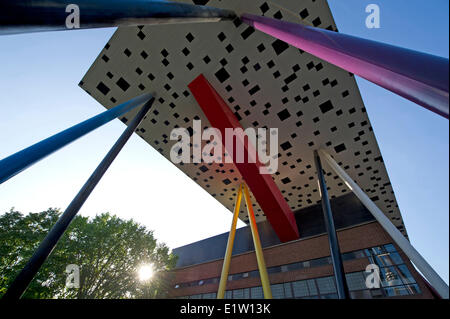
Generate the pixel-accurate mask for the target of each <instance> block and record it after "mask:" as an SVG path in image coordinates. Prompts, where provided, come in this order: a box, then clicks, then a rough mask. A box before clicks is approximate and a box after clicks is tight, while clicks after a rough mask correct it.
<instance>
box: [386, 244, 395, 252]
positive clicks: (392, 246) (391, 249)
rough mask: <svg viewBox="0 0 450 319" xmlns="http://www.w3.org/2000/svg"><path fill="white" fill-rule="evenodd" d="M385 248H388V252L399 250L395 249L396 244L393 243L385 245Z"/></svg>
mask: <svg viewBox="0 0 450 319" xmlns="http://www.w3.org/2000/svg"><path fill="white" fill-rule="evenodd" d="M384 249H386V251H388V252H396V251H397V250H396V249H395V246H394V245H392V244H387V245H384Z"/></svg>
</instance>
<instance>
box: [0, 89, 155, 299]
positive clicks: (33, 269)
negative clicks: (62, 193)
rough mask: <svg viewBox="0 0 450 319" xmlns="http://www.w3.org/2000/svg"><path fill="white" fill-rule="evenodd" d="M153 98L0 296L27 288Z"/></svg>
mask: <svg viewBox="0 0 450 319" xmlns="http://www.w3.org/2000/svg"><path fill="white" fill-rule="evenodd" d="M154 100H155V99H154V98H153V97H152V98H150V100H148V101H147V102H146V103H145V105H144V106H143V107H142V108H141V110H140V111H139V113H138V114H137V115H136V116H135V117H134V119H133V120H132V121H131V122H130V124H129V125H128V127H127V128H126V129H125V131H124V132H123V133H122V135H121V136H120V137H119V139H118V140H117V142H116V143H115V144H114V145H113V147H112V148H111V150H110V151H109V152H108V154H106V156H105V157H104V159H103V160H102V161H101V163H100V164H99V166H98V167H97V168H96V169H95V171H94V172H93V173H92V175H91V176H90V177H89V179H88V180H87V181H86V183H85V184H84V185H83V187H82V188H81V190H80V191H79V192H78V194H77V195H76V196H75V198H74V199H73V200H72V202H71V203H70V204H69V206H68V207H67V209H66V210H65V211H64V213H63V214H62V215H61V217H60V218H59V219H58V221H57V222H56V224H55V225H54V226H53V227H52V229H51V230H50V232H49V233H48V234H47V236H46V237H45V238H44V240H43V241H42V242H41V244H40V245H39V247H38V248H37V249H36V251H35V252H34V254H33V256H32V257H31V258H30V260H28V262H27V264H26V265H25V267H24V268H23V269H22V271H21V272H20V273H19V275H18V276H17V277H16V278H15V279H14V281H13V282H12V284H11V286H10V287H9V288H8V290H7V291H6V293H5V295H4V296H3V299H19V298H20V297H21V296H22V295H23V293H24V292H25V290H26V289H27V287H28V285H29V284H30V283H31V281H32V280H33V278H34V276H35V275H36V273H37V272H38V271H39V269H40V268H41V266H42V264H43V263H44V262H45V260H46V259H47V257H48V256H49V255H50V254H51V252H52V251H53V249H54V248H55V246H56V244H57V243H58V241H59V239H60V238H61V236H62V235H63V234H64V232H65V231H66V229H67V228H68V227H69V225H70V223H71V222H72V220H73V218H74V217H75V216H76V214H77V213H78V211H79V210H80V208H81V207H82V206H83V204H84V203H85V201H86V199H87V198H88V197H89V195H90V194H91V193H92V191H93V190H94V188H95V186H97V184H98V182H99V181H100V179H101V178H102V177H103V175H104V174H105V172H106V171H107V169H108V168H109V166H110V165H111V164H112V162H113V161H114V159H115V158H116V157H117V155H118V154H119V152H120V151H121V150H122V148H123V146H124V145H125V144H126V142H127V141H128V140H129V138H130V137H131V135H132V134H133V132H134V131H135V130H136V128H137V127H138V125H139V124H140V123H141V121H142V119H143V118H144V116H145V115H146V114H147V112H148V111H149V110H150V108H151V106H152V104H153V102H154Z"/></svg>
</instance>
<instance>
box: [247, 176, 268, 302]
mask: <svg viewBox="0 0 450 319" xmlns="http://www.w3.org/2000/svg"><path fill="white" fill-rule="evenodd" d="M244 197H245V205H246V206H247V212H248V217H249V220H250V229H251V231H252V237H253V244H254V245H255V253H256V261H257V262H258V268H259V276H260V277H261V284H262V288H263V291H264V298H265V299H272V291H271V290H270V281H269V275H268V274H267V268H266V262H265V261H264V255H263V250H262V247H261V240H260V239H259V233H258V226H257V225H256V219H255V213H254V212H253V206H252V201H251V199H250V194H249V192H248V188H247V185H245V184H244Z"/></svg>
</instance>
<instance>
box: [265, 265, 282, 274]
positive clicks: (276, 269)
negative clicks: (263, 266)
mask: <svg viewBox="0 0 450 319" xmlns="http://www.w3.org/2000/svg"><path fill="white" fill-rule="evenodd" d="M278 272H281V267H280V266H276V267H269V268H267V273H268V274H276V273H278Z"/></svg>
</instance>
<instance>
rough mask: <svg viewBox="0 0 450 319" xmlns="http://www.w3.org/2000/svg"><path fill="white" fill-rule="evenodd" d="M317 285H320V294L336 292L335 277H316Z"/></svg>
mask: <svg viewBox="0 0 450 319" xmlns="http://www.w3.org/2000/svg"><path fill="white" fill-rule="evenodd" d="M316 282H317V286H318V287H319V291H320V294H329V293H333V292H336V286H335V285H334V279H333V277H323V278H317V279H316Z"/></svg>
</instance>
